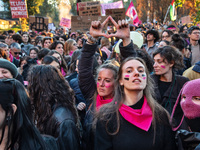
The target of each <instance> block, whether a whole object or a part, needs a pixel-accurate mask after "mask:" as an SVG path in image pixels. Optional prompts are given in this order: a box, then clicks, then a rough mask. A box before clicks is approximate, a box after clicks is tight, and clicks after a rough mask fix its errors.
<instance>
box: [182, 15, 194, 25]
mask: <svg viewBox="0 0 200 150" xmlns="http://www.w3.org/2000/svg"><path fill="white" fill-rule="evenodd" d="M181 22H182V24H188V23H191V22H192V21H191V19H190V16H185V17H181Z"/></svg>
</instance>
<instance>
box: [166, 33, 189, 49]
mask: <svg viewBox="0 0 200 150" xmlns="http://www.w3.org/2000/svg"><path fill="white" fill-rule="evenodd" d="M170 45H172V46H174V47H176V48H178V49H179V51H181V52H182V51H183V49H184V48H185V47H187V43H186V42H185V40H184V39H183V38H182V37H181V36H180V35H179V34H174V35H173V36H172V41H171V43H170Z"/></svg>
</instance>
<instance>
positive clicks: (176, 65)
mask: <svg viewBox="0 0 200 150" xmlns="http://www.w3.org/2000/svg"><path fill="white" fill-rule="evenodd" d="M153 58H154V65H153V67H154V74H153V75H152V76H151V77H152V78H153V80H154V84H155V87H156V89H155V93H156V95H155V96H156V97H155V98H156V100H157V102H158V103H159V104H161V105H162V106H163V107H164V108H166V109H167V111H168V112H169V113H170V114H171V112H172V108H173V107H174V104H175V102H176V99H177V97H178V94H179V92H180V90H181V88H182V87H183V85H184V84H185V83H186V82H187V81H189V79H188V78H186V77H183V76H179V75H176V74H175V70H176V69H177V70H178V69H181V68H182V67H183V56H182V54H181V53H180V52H179V50H177V49H176V48H175V47H172V46H164V47H161V48H158V49H157V50H156V51H155V52H154V54H153ZM179 108H180V107H179ZM179 110H180V109H179Z"/></svg>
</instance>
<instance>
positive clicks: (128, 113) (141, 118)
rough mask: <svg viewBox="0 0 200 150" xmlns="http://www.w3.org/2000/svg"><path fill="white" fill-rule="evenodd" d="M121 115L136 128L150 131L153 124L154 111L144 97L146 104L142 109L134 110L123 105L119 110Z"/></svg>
mask: <svg viewBox="0 0 200 150" xmlns="http://www.w3.org/2000/svg"><path fill="white" fill-rule="evenodd" d="M119 112H120V114H121V115H122V116H123V117H124V119H126V120H127V121H128V122H130V123H132V124H133V125H135V126H136V127H138V128H140V129H142V130H144V131H148V130H149V128H150V126H151V122H152V119H153V117H152V111H151V108H150V106H149V105H148V103H147V100H146V97H144V103H143V105H142V108H141V109H133V108H131V107H129V106H126V105H124V104H122V106H121V107H120V108H119Z"/></svg>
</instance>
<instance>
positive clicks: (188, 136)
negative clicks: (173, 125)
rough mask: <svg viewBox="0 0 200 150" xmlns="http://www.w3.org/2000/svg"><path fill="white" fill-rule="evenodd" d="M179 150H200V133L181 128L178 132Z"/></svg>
mask: <svg viewBox="0 0 200 150" xmlns="http://www.w3.org/2000/svg"><path fill="white" fill-rule="evenodd" d="M176 140H177V143H178V150H200V133H199V132H190V131H187V130H183V129H181V130H179V131H177V134H176Z"/></svg>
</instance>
